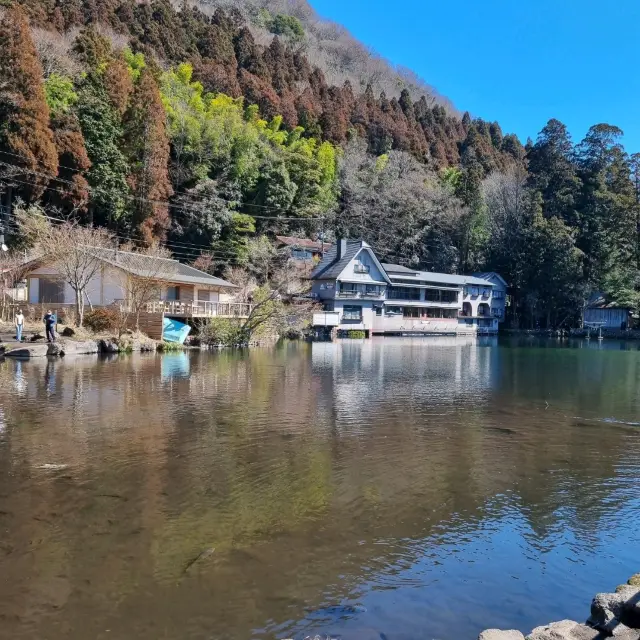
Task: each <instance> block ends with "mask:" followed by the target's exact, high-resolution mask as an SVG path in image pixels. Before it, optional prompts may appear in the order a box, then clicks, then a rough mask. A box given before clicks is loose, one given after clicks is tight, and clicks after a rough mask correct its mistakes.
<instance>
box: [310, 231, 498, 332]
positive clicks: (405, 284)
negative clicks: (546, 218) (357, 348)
mask: <svg viewBox="0 0 640 640" xmlns="http://www.w3.org/2000/svg"><path fill="white" fill-rule="evenodd" d="M495 275H496V276H497V274H495ZM497 278H499V280H500V281H501V282H494V280H496V278H493V279H492V280H489V279H484V278H480V277H476V276H466V275H452V274H446V273H431V272H428V271H420V270H418V269H411V268H409V267H404V266H401V265H397V264H389V263H381V262H380V261H379V260H378V258H377V257H376V255H375V253H374V251H373V249H372V248H371V246H370V245H368V244H367V243H366V242H364V241H361V240H358V241H351V240H349V241H347V240H344V239H343V240H339V241H338V243H337V244H336V245H335V246H333V247H332V248H331V249H330V250H329V251H328V252H327V254H326V255H325V257H324V259H323V260H322V262H321V263H320V264H319V265H318V266H317V267H316V268H315V269H314V271H313V273H312V274H311V279H312V281H313V283H312V296H313V297H314V298H315V299H317V300H319V301H321V302H322V303H323V306H324V308H325V312H324V313H317V314H314V320H313V324H314V326H318V327H336V328H337V330H338V332H339V333H347V332H349V331H353V330H358V331H364V332H365V335H367V336H370V335H372V334H387V335H389V334H391V335H405V334H417V335H425V334H449V335H457V334H460V333H467V334H468V333H496V332H497V330H498V322H499V321H500V319H501V318H503V317H504V307H503V304H504V295H502V296H500V293H502V287H504V284H503V283H504V281H503V280H502V279H501V278H500V277H499V276H497ZM496 288H501V291H500V293H499V294H498V297H497V298H496V300H494V298H493V292H494V289H496ZM504 290H506V287H504ZM494 310H495V312H494ZM501 310H502V313H499V312H500V311H501Z"/></svg>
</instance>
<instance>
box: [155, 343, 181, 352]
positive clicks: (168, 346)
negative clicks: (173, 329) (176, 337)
mask: <svg viewBox="0 0 640 640" xmlns="http://www.w3.org/2000/svg"><path fill="white" fill-rule="evenodd" d="M183 350H184V345H183V344H180V343H179V342H164V341H163V342H159V343H158V346H157V351H160V352H161V353H170V352H173V351H183Z"/></svg>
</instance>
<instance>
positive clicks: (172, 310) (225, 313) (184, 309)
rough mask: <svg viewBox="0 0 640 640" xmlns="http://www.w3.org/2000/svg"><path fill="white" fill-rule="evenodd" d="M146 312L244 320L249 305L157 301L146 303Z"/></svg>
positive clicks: (247, 313)
mask: <svg viewBox="0 0 640 640" xmlns="http://www.w3.org/2000/svg"><path fill="white" fill-rule="evenodd" d="M146 310H147V311H148V312H149V313H166V314H167V315H170V316H184V317H192V316H202V317H207V318H214V317H222V318H246V317H248V316H249V314H250V313H251V305H250V304H247V303H244V302H206V301H204V300H201V301H188V302H186V301H185V302H182V301H180V300H158V301H154V302H149V303H147V309H146Z"/></svg>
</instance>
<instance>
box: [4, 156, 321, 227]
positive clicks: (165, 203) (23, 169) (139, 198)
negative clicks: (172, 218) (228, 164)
mask: <svg viewBox="0 0 640 640" xmlns="http://www.w3.org/2000/svg"><path fill="white" fill-rule="evenodd" d="M2 155H10V156H15V157H16V158H20V159H21V160H26V159H27V158H25V157H24V156H20V155H18V154H16V153H9V152H2ZM0 166H5V167H10V168H13V169H19V170H20V171H21V172H25V173H31V174H33V175H37V176H40V177H42V178H47V179H48V180H51V181H55V182H62V183H63V184H68V185H70V186H72V187H77V186H78V185H77V184H76V183H75V182H72V181H71V180H65V179H64V178H59V177H58V176H54V175H53V174H48V173H42V172H39V171H35V170H34V169H29V168H27V167H21V166H20V165H16V164H11V163H9V162H1V161H0ZM58 166H61V167H63V168H68V169H70V170H71V171H76V172H79V170H78V169H73V168H71V167H65V166H64V165H58ZM4 180H5V181H11V180H15V181H16V182H20V180H18V179H16V178H13V177H7V178H4ZM44 188H45V189H46V188H47V187H44ZM86 188H87V189H88V190H89V191H90V192H92V191H94V189H92V187H90V186H89V185H87V187H86ZM175 193H177V194H179V195H184V196H186V197H189V198H194V197H195V196H194V195H193V194H190V193H187V192H184V191H177V192H175ZM121 195H122V197H123V198H126V199H129V200H134V201H140V202H148V203H150V204H157V205H161V206H168V207H173V208H177V209H181V210H183V211H198V209H194V208H190V207H185V206H184V205H179V204H175V203H170V202H168V201H163V200H151V199H149V198H144V197H142V196H134V195H130V194H121ZM217 197H218V199H219V200H222V201H223V202H227V203H229V204H233V205H237V206H243V207H257V208H260V209H265V210H270V211H288V209H283V208H282V207H273V206H267V205H260V204H255V203H252V202H242V201H237V200H228V199H226V198H222V197H220V196H217ZM192 204H195V201H194V200H192ZM203 204H204V203H203ZM237 213H240V212H237ZM247 215H250V216H251V217H252V218H256V219H258V220H281V221H296V222H300V221H304V222H307V221H316V220H324V216H320V217H318V216H315V217H311V216H310V217H306V216H303V217H282V216H262V215H258V214H252V213H250V214H247Z"/></svg>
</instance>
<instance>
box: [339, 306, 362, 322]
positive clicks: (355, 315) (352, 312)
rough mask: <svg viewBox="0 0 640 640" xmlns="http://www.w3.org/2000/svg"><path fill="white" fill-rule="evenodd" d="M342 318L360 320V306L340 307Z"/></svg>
mask: <svg viewBox="0 0 640 640" xmlns="http://www.w3.org/2000/svg"><path fill="white" fill-rule="evenodd" d="M342 319H343V320H362V307H355V306H345V307H344V308H343V309H342Z"/></svg>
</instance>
